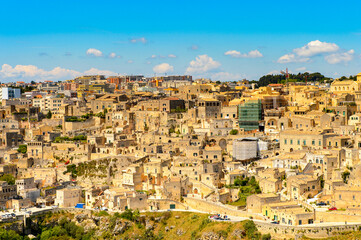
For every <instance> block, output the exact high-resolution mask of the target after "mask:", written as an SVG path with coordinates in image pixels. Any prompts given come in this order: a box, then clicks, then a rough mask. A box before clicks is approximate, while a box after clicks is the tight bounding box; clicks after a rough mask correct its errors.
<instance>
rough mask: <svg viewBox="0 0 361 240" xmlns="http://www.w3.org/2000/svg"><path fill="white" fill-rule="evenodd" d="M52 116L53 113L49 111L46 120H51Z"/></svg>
mask: <svg viewBox="0 0 361 240" xmlns="http://www.w3.org/2000/svg"><path fill="white" fill-rule="evenodd" d="M52 116H53V114H52V113H51V111H50V110H49V111H48V113H47V114H46V118H47V119H51V117H52Z"/></svg>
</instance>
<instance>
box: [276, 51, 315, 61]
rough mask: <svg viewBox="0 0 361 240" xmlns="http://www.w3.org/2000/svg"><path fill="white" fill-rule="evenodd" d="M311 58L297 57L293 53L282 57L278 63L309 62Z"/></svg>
mask: <svg viewBox="0 0 361 240" xmlns="http://www.w3.org/2000/svg"><path fill="white" fill-rule="evenodd" d="M309 60H310V58H306V57H300V56H296V55H295V54H293V53H289V54H285V55H283V56H282V57H280V58H279V59H278V60H277V62H278V63H292V62H308V61H309Z"/></svg>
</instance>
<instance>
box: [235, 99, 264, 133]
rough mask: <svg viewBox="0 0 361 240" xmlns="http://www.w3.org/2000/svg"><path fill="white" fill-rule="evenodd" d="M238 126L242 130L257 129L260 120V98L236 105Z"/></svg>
mask: <svg viewBox="0 0 361 240" xmlns="http://www.w3.org/2000/svg"><path fill="white" fill-rule="evenodd" d="M238 112H239V115H238V126H239V127H240V128H243V129H244V131H252V130H255V129H259V122H260V121H261V120H262V103H261V100H248V101H246V102H244V103H242V104H240V105H239V106H238Z"/></svg>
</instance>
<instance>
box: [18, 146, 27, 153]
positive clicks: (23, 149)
mask: <svg viewBox="0 0 361 240" xmlns="http://www.w3.org/2000/svg"><path fill="white" fill-rule="evenodd" d="M27 151H28V146H27V145H25V144H21V145H19V148H18V152H19V153H27Z"/></svg>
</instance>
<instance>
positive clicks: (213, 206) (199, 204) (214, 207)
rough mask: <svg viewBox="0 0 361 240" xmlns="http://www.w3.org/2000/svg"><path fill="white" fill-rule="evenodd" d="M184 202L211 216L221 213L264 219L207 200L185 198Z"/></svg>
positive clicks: (233, 207) (234, 207)
mask: <svg viewBox="0 0 361 240" xmlns="http://www.w3.org/2000/svg"><path fill="white" fill-rule="evenodd" d="M184 202H185V204H186V205H188V206H189V208H191V209H196V210H199V211H203V212H208V213H210V214H212V213H219V214H226V215H230V216H235V217H245V218H250V217H252V218H253V219H263V217H261V216H260V215H258V214H254V213H248V212H247V211H241V210H237V207H236V206H230V205H224V204H221V203H215V202H208V201H206V200H202V199H196V198H190V197H186V198H184Z"/></svg>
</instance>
